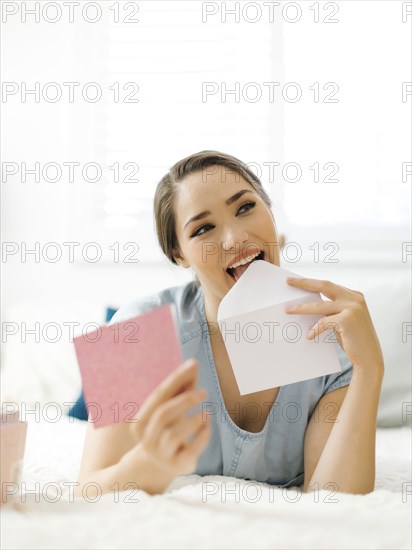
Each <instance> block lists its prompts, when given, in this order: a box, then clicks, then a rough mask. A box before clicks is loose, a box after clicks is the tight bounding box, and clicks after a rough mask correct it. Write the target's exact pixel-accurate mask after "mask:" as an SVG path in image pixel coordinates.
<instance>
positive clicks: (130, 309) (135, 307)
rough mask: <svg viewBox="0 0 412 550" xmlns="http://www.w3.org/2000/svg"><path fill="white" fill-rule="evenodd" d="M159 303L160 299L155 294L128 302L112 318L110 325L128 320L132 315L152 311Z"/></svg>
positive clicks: (135, 315)
mask: <svg viewBox="0 0 412 550" xmlns="http://www.w3.org/2000/svg"><path fill="white" fill-rule="evenodd" d="M159 305H160V302H159V299H158V297H157V296H155V295H152V296H147V297H145V298H141V299H138V300H134V301H133V302H129V303H128V304H125V305H124V306H122V307H121V308H120V309H118V310H117V311H116V313H115V314H114V315H113V317H112V318H111V320H110V322H109V325H114V324H116V323H121V322H123V321H127V320H128V319H131V318H132V317H137V316H138V315H142V314H143V313H146V312H147V311H151V310H152V309H154V308H155V307H157V306H159Z"/></svg>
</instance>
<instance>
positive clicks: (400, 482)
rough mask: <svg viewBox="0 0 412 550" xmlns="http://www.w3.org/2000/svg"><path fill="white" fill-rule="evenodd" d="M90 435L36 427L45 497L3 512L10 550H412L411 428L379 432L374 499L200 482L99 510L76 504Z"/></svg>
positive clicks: (31, 448)
mask: <svg viewBox="0 0 412 550" xmlns="http://www.w3.org/2000/svg"><path fill="white" fill-rule="evenodd" d="M85 428H86V424H85V423H83V422H81V421H77V420H73V419H71V421H70V420H69V419H68V418H63V419H61V420H60V421H59V422H57V423H56V424H51V423H47V422H40V423H34V422H33V423H30V424H29V427H28V434H27V444H26V458H25V463H24V469H23V477H22V481H23V482H24V483H25V484H26V485H25V486H24V485H23V490H26V491H30V490H33V489H34V490H36V493H35V494H34V493H32V494H27V495H26V498H27V500H26V503H25V504H23V503H22V497H21V496H20V497H18V498H17V500H16V502H15V504H11V503H10V504H7V505H6V506H4V507H3V508H2V510H1V515H2V529H1V534H2V541H1V542H2V544H1V547H2V548H4V549H9V548H16V549H17V548H18V549H23V548H36V549H40V548H65V549H77V548H79V549H85V548H96V549H102V548H107V549H108V548H118V549H123V548H283V549H285V548H300V549H311V548H328V549H330V548H341V549H352V548H353V549H357V550H359V549H364V548H365V549H366V548H368V549H378V548H386V549H410V548H411V529H412V527H411V504H412V472H411V431H410V428H408V427H406V426H405V427H402V428H391V429H383V428H379V429H378V432H377V461H376V468H377V470H376V486H375V491H374V492H373V493H370V494H369V495H348V494H344V493H335V494H334V493H333V492H332V490H331V491H320V492H318V493H316V492H314V493H306V494H302V493H301V492H300V491H299V490H298V489H296V488H294V489H288V490H286V489H284V490H283V491H282V489H279V488H274V487H271V486H269V485H266V484H264V483H258V482H251V481H245V480H241V479H237V478H233V477H223V476H207V477H200V476H197V475H191V476H182V477H179V478H177V479H176V480H175V482H174V483H173V484H172V485H171V486H170V487H169V489H168V492H167V493H166V494H164V495H156V496H150V495H148V494H146V493H144V492H142V491H139V492H133V491H132V490H130V491H123V492H121V493H118V494H117V497H118V498H117V500H118V501H117V502H116V498H115V495H114V494H107V495H103V496H102V497H101V498H100V500H98V501H97V502H94V503H92V502H87V501H86V500H84V499H75V500H73V499H71V497H70V491H69V486H68V485H67V482H69V481H75V480H76V475H77V470H78V467H79V463H80V458H81V453H82V447H83V440H84V434H85ZM47 484H49V485H47ZM59 488H61V489H59ZM46 489H47V490H46ZM59 490H61V492H62V496H59ZM92 496H93V494H92V493H90V497H92ZM53 499H55V500H56V502H51V501H52V500H53Z"/></svg>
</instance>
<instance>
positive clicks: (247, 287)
mask: <svg viewBox="0 0 412 550" xmlns="http://www.w3.org/2000/svg"><path fill="white" fill-rule="evenodd" d="M287 277H302V276H301V275H298V274H297V273H293V272H292V271H288V270H287V269H283V268H282V267H278V266H277V265H273V264H271V263H269V262H265V261H264V260H255V261H254V262H252V263H251V264H250V266H249V267H248V268H247V269H246V271H245V272H244V273H243V275H242V276H241V278H240V279H239V280H238V281H237V282H236V284H235V285H234V286H233V287H232V288H231V289H230V290H229V292H228V293H227V294H226V296H225V297H224V298H223V300H222V301H221V302H220V305H219V308H218V312H217V319H218V321H220V320H222V319H227V318H228V317H234V316H236V315H242V314H243V313H247V312H249V311H253V310H256V309H261V308H266V307H268V306H271V305H275V304H279V303H282V302H287V301H289V300H296V299H297V298H303V297H307V296H310V295H313V296H314V295H316V296H317V298H318V297H319V294H318V293H316V292H308V291H307V290H302V289H300V288H294V287H291V286H290V285H288V283H287V282H286V279H287ZM315 299H316V298H315Z"/></svg>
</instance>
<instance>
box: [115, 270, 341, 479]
mask: <svg viewBox="0 0 412 550" xmlns="http://www.w3.org/2000/svg"><path fill="white" fill-rule="evenodd" d="M168 303H171V304H175V313H176V318H177V322H178V329H179V332H180V344H181V349H182V354H183V357H184V360H186V359H188V358H190V357H194V358H195V359H196V360H197V361H198V363H199V372H198V383H197V386H198V387H201V388H205V389H206V390H207V398H206V401H205V402H204V403H203V404H202V405H200V406H198V407H194V408H193V409H192V410H193V411H194V412H196V411H197V410H202V408H203V410H204V411H206V414H209V416H210V417H211V421H212V423H211V427H212V435H211V437H210V440H209V443H208V445H207V447H206V448H205V449H204V451H203V452H202V454H201V455H200V457H199V459H198V463H197V467H196V470H195V471H194V472H193V473H195V474H199V475H225V476H233V477H238V478H243V479H251V480H256V481H263V482H266V483H269V484H271V485H277V486H281V487H290V486H299V485H302V484H303V480H304V462H303V449H304V437H305V431H306V427H307V424H308V421H309V419H310V417H311V414H312V412H313V410H314V409H315V407H316V405H317V403H318V401H319V399H320V398H321V397H322V396H323V395H325V394H326V393H329V392H331V391H333V390H336V389H338V388H341V387H342V386H346V385H348V384H349V382H350V380H351V377H352V365H351V363H350V361H349V358H348V357H347V355H346V353H345V352H344V351H343V350H342V348H341V347H340V346H339V344H338V343H337V342H336V343H333V345H335V346H336V350H337V353H338V357H339V360H340V363H341V366H342V372H337V373H333V374H330V375H327V376H321V377H318V378H312V379H309V380H304V381H301V382H296V383H293V384H287V385H285V386H280V388H279V392H278V395H277V398H276V400H275V402H274V403H273V405H272V407H271V409H270V412H269V414H268V417H267V420H266V423H265V425H264V427H263V429H262V431H260V432H257V433H252V432H248V431H246V430H243V429H241V428H239V427H238V426H237V425H236V424H235V422H234V421H233V420H232V419H231V417H230V416H229V413H228V411H227V409H226V407H225V403H224V399H223V395H222V391H221V388H220V385H219V379H218V376H217V371H216V367H215V363H214V359H213V353H212V348H211V343H210V338H209V331H208V325H207V321H206V316H205V309H204V294H203V290H202V288H201V287H200V286H199V287H196V285H195V283H194V281H190V282H189V283H186V284H183V285H180V286H175V287H171V288H166V289H164V290H162V291H160V292H157V293H155V294H152V295H150V296H147V297H145V298H141V299H137V300H134V301H132V302H130V303H128V304H125V305H124V306H123V307H121V308H120V309H119V310H118V311H117V313H115V315H114V316H113V318H112V319H111V324H112V323H116V322H121V321H124V320H126V319H129V318H131V317H134V316H137V315H140V314H141V313H144V312H146V311H150V310H151V309H153V308H155V307H159V306H161V305H164V304H168ZM260 412H261V414H263V413H262V411H260ZM266 412H267V411H265V413H266ZM191 414H192V413H191ZM250 414H251V416H252V417H254V416H255V414H256V412H255V411H251V413H250Z"/></svg>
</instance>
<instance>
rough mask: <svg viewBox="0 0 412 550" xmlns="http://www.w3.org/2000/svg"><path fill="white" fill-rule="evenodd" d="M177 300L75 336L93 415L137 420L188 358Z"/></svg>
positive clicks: (104, 420) (102, 422) (99, 422)
mask: <svg viewBox="0 0 412 550" xmlns="http://www.w3.org/2000/svg"><path fill="white" fill-rule="evenodd" d="M174 307H175V306H174V305H172V304H166V305H164V306H160V307H158V308H156V309H153V310H151V311H148V312H146V313H144V314H142V315H139V316H137V317H133V318H132V319H128V320H126V321H122V322H121V323H113V324H112V325H108V326H104V327H101V328H100V329H98V330H96V331H94V332H89V333H87V334H84V335H82V336H78V337H76V338H74V339H73V342H74V345H75V350H76V354H77V360H78V363H79V367H80V372H81V376H82V380H83V391H84V397H85V401H86V403H87V405H86V407H87V409H88V413H89V419H90V420H91V421H92V422H93V425H94V426H95V427H96V428H100V427H102V426H107V425H109V424H114V423H115V422H132V421H133V416H134V415H135V414H136V413H137V411H138V410H139V408H140V406H141V405H142V403H143V402H144V400H145V399H146V397H147V396H148V395H149V394H150V393H151V392H152V391H153V390H154V389H155V388H156V386H158V385H159V384H160V383H161V382H162V381H163V380H164V379H165V378H166V377H167V376H168V375H169V374H170V373H171V372H172V371H174V370H175V369H176V368H177V367H178V366H179V365H180V364H181V363H183V357H182V352H181V349H180V344H179V333H178V330H177V327H176V321H175V312H174V310H173V309H172V308H174Z"/></svg>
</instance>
